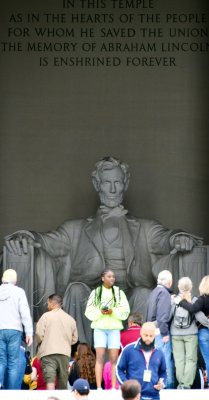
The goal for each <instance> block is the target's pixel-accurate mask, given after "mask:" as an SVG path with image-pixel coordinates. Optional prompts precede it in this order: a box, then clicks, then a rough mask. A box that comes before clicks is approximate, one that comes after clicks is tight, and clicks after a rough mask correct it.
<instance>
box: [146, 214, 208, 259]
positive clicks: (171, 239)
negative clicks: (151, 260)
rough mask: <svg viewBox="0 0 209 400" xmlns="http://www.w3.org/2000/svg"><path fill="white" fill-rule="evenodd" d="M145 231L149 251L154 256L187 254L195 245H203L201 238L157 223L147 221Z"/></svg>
mask: <svg viewBox="0 0 209 400" xmlns="http://www.w3.org/2000/svg"><path fill="white" fill-rule="evenodd" d="M146 231H147V243H148V247H149V250H150V252H151V253H154V254H168V253H170V252H171V253H173V254H174V253H175V252H187V251H191V250H192V249H193V247H194V246H195V245H201V244H203V239H202V238H200V237H198V236H195V235H193V234H189V233H187V232H183V231H182V230H180V229H179V230H172V229H168V228H166V227H164V226H163V225H161V224H160V223H158V222H157V221H149V222H148V223H147V227H146Z"/></svg>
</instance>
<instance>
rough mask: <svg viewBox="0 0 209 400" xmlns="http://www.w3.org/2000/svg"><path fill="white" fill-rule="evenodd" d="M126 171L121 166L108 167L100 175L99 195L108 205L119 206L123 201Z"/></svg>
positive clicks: (111, 206)
mask: <svg viewBox="0 0 209 400" xmlns="http://www.w3.org/2000/svg"><path fill="white" fill-rule="evenodd" d="M124 190H125V185H124V173H123V171H122V169H121V168H120V167H115V168H113V169H106V170H104V171H103V172H102V173H101V175H100V190H99V197H100V201H101V203H102V204H104V205H105V206H106V207H110V208H113V207H117V206H119V205H120V204H121V203H122V201H123V193H124Z"/></svg>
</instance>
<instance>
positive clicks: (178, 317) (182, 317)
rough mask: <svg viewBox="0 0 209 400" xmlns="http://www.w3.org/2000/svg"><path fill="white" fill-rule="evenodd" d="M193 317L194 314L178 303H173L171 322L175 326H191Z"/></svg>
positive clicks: (185, 327) (184, 327) (182, 327)
mask: <svg viewBox="0 0 209 400" xmlns="http://www.w3.org/2000/svg"><path fill="white" fill-rule="evenodd" d="M193 319H194V315H193V314H192V313H191V312H189V311H188V310H185V308H183V307H181V306H179V305H178V304H176V305H175V308H174V317H173V324H174V326H175V327H176V328H180V329H187V328H189V326H191V324H192V321H193Z"/></svg>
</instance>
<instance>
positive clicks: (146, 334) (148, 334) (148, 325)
mask: <svg viewBox="0 0 209 400" xmlns="http://www.w3.org/2000/svg"><path fill="white" fill-rule="evenodd" d="M141 337H142V340H143V341H144V342H145V343H146V344H147V345H149V344H150V343H152V342H154V339H155V324H154V323H153V322H145V323H144V324H143V325H142V328H141Z"/></svg>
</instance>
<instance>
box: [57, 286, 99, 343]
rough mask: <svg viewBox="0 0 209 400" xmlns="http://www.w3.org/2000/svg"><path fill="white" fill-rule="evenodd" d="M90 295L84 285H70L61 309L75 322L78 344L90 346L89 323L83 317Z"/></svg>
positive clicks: (88, 289) (90, 333)
mask: <svg viewBox="0 0 209 400" xmlns="http://www.w3.org/2000/svg"><path fill="white" fill-rule="evenodd" d="M90 293H91V290H90V288H89V287H88V286H87V285H86V284H85V283H82V282H73V283H70V284H69V285H68V287H67V289H66V291H65V295H64V298H63V309H64V310H65V311H66V312H67V313H68V314H70V315H71V316H72V317H73V318H74V319H75V320H76V324H77V328H78V340H79V342H81V343H89V344H90V345H91V346H92V342H93V340H92V339H93V338H92V329H91V327H90V324H91V321H89V320H88V319H87V318H86V317H85V315H84V313H85V309H86V303H87V300H88V298H89V295H90Z"/></svg>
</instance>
